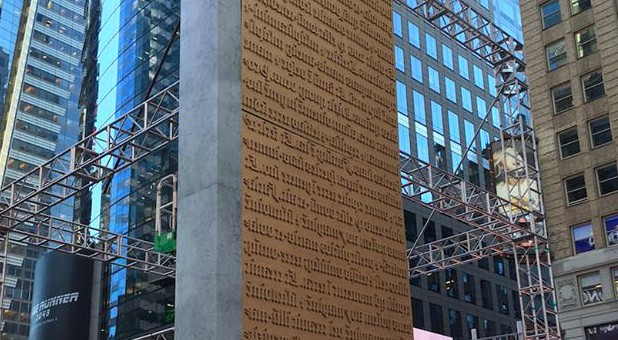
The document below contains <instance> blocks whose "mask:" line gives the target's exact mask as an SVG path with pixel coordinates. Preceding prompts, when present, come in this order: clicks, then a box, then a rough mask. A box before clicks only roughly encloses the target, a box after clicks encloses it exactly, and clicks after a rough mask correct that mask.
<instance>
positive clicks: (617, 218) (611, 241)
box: [603, 215, 618, 246]
mask: <svg viewBox="0 0 618 340" xmlns="http://www.w3.org/2000/svg"><path fill="white" fill-rule="evenodd" d="M603 224H605V238H607V245H608V246H613V245H616V244H618V215H612V216H609V217H606V218H605V219H604V220H603Z"/></svg>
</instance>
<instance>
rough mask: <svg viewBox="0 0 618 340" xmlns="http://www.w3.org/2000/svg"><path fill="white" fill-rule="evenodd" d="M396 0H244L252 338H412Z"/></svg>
mask: <svg viewBox="0 0 618 340" xmlns="http://www.w3.org/2000/svg"><path fill="white" fill-rule="evenodd" d="M391 16H392V7H391V1H390V0H243V5H242V21H243V27H242V67H243V68H242V86H243V87H242V101H243V112H242V115H243V117H242V118H243V128H242V136H241V137H242V159H243V161H242V167H243V169H242V177H243V178H242V181H243V183H242V197H241V200H242V220H243V226H242V242H243V249H242V251H243V267H242V270H243V338H244V339H256V340H257V339H278V340H291V339H350V340H361V339H362V340H369V339H376V340H377V339H384V340H386V339H406V340H408V339H411V338H412V322H411V320H412V317H411V306H410V289H409V283H408V273H407V261H406V256H405V235H404V227H403V221H402V211H401V196H400V189H399V187H400V182H399V171H398V146H397V141H398V139H397V116H396V110H395V94H394V68H393V43H392V33H391V32H392V19H391Z"/></svg>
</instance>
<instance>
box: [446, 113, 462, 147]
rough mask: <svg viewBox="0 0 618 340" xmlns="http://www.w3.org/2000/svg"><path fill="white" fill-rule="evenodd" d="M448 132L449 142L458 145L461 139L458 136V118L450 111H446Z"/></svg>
mask: <svg viewBox="0 0 618 340" xmlns="http://www.w3.org/2000/svg"><path fill="white" fill-rule="evenodd" d="M448 132H449V136H450V137H451V140H452V141H454V142H456V143H459V141H460V139H461V137H460V136H459V116H457V115H456V114H455V113H454V112H452V111H450V110H449V111H448Z"/></svg>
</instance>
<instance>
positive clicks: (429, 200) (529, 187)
mask: <svg viewBox="0 0 618 340" xmlns="http://www.w3.org/2000/svg"><path fill="white" fill-rule="evenodd" d="M397 1H399V0H397ZM408 3H409V2H408ZM415 3H416V6H414V7H409V6H407V4H403V3H402V4H401V5H402V7H404V8H405V7H407V8H409V10H410V11H411V12H412V13H413V14H415V15H417V16H419V17H420V18H422V19H423V20H425V21H426V22H427V23H429V24H431V25H432V26H434V27H436V28H437V29H439V30H440V31H441V32H442V33H443V34H444V35H446V36H448V37H449V38H451V39H453V40H454V41H457V42H458V43H459V44H461V45H462V46H463V47H465V48H466V49H468V50H469V51H471V52H472V53H474V54H475V55H476V56H478V57H479V58H480V59H481V60H484V61H485V62H487V63H488V64H489V65H490V66H491V67H492V68H493V69H494V72H495V78H496V85H497V86H496V87H497V88H498V89H499V90H498V93H497V98H496V103H497V105H496V106H497V108H498V110H499V111H500V130H501V134H500V141H499V143H495V145H494V146H493V149H494V152H495V153H494V156H493V158H494V161H495V162H496V163H500V164H501V165H502V166H503V169H502V170H503V171H501V172H500V173H498V174H496V182H499V183H501V184H500V185H501V186H500V190H498V191H497V192H498V194H495V193H492V192H489V191H487V190H485V189H483V188H479V187H477V186H475V185H473V184H470V183H467V182H465V181H464V180H463V179H462V178H459V177H458V176H456V175H453V174H451V173H448V172H447V171H444V170H442V169H439V168H437V167H436V166H433V165H431V164H427V163H425V162H423V161H421V160H419V159H417V158H416V157H413V156H410V155H402V157H401V160H402V161H401V172H402V194H403V195H404V197H405V198H408V199H411V200H413V201H415V202H417V203H419V204H421V205H423V206H425V207H428V208H430V209H432V210H433V211H438V212H440V213H442V214H444V215H446V216H450V217H452V218H453V219H455V220H458V221H461V222H463V223H465V224H466V225H468V226H470V227H471V228H470V230H468V231H466V232H464V233H461V234H459V235H454V236H451V237H447V238H444V239H441V240H437V241H434V242H430V243H426V244H421V245H418V246H416V247H414V248H413V249H410V250H409V251H408V257H409V260H410V275H411V277H415V276H418V275H423V274H426V273H429V272H432V271H436V270H440V269H444V268H448V267H452V266H454V265H457V264H461V263H466V262H470V261H475V260H478V259H481V258H483V257H487V256H492V255H498V256H503V257H511V258H513V259H514V260H515V264H516V271H517V283H518V287H519V300H520V308H521V315H522V319H523V320H522V321H523V323H522V326H523V335H524V336H525V337H526V339H560V338H561V335H560V328H559V325H558V320H557V306H556V296H555V291H554V284H553V278H552V273H551V256H550V252H549V246H548V240H547V231H546V228H545V222H544V218H543V216H544V210H543V205H542V201H541V193H540V189H539V188H540V185H539V183H540V176H539V171H538V169H539V167H538V160H537V158H536V143H537V141H536V138H535V135H534V130H533V128H532V121H531V118H530V116H529V115H530V108H529V99H528V87H527V84H526V77H525V74H524V71H525V69H526V67H525V66H526V65H525V61H524V50H523V44H521V43H520V42H518V41H517V40H516V39H514V38H513V37H511V36H510V35H509V34H507V33H506V32H504V31H503V30H502V29H500V28H499V27H497V26H496V25H494V24H493V23H492V21H491V20H490V19H488V18H486V17H485V16H484V15H482V14H481V13H479V12H478V11H476V10H475V9H474V8H472V7H471V6H470V5H468V4H467V3H466V2H464V1H461V0H428V1H421V0H418V1H416V2H415ZM490 110H491V109H490ZM468 147H470V146H468ZM467 151H468V150H466V152H467ZM496 151H499V153H496ZM464 159H465V154H464ZM494 165H497V164H494ZM495 169H496V167H494V170H495Z"/></svg>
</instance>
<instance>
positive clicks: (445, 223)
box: [393, 0, 522, 340]
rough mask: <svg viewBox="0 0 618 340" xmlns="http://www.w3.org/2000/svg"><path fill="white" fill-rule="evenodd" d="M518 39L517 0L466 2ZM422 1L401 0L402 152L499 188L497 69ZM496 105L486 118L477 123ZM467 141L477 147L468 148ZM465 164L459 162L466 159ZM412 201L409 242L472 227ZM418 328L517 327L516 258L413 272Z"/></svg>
mask: <svg viewBox="0 0 618 340" xmlns="http://www.w3.org/2000/svg"><path fill="white" fill-rule="evenodd" d="M467 3H468V4H470V5H471V6H472V7H473V8H474V9H475V10H477V11H478V12H480V13H482V14H483V15H484V16H485V17H487V18H489V19H491V20H492V21H493V22H494V23H495V24H496V25H498V26H500V27H501V28H502V29H504V30H505V31H507V32H508V33H509V34H511V35H513V36H514V37H516V38H520V37H521V35H522V30H521V23H520V21H521V20H520V16H519V10H518V6H519V4H518V1H517V0H508V1H497V0H480V1H478V0H477V1H473V0H469V1H467ZM415 6H417V2H416V1H415V0H396V1H394V12H393V28H394V35H395V46H394V53H395V68H396V70H397V71H396V72H397V75H396V84H395V86H396V94H397V111H398V117H399V118H398V120H399V147H400V149H401V150H402V151H404V152H406V153H408V154H412V155H415V156H416V157H418V158H419V159H421V160H423V161H425V162H427V163H431V164H432V165H434V166H436V167H439V168H442V169H445V170H447V171H449V172H457V173H458V174H459V175H460V176H461V177H464V178H465V179H466V180H467V181H468V182H470V183H473V184H476V185H478V186H481V187H485V188H487V189H491V177H490V171H489V169H490V167H489V152H488V151H489V150H488V147H489V144H490V142H491V141H493V140H496V139H497V138H498V136H499V128H500V117H499V110H498V109H497V107H495V106H493V105H494V104H493V100H494V98H495V96H496V92H497V90H496V81H495V79H494V74H493V70H492V69H491V68H490V67H489V66H488V65H487V64H486V63H485V62H484V61H482V60H481V59H479V58H478V57H476V56H474V55H473V53H472V52H470V51H468V50H467V49H466V48H464V47H462V46H461V45H460V44H459V43H458V42H457V41H456V40H454V39H452V38H449V37H447V36H445V35H443V34H442V33H441V32H440V31H439V30H438V29H436V28H434V27H433V26H431V25H429V24H427V23H426V22H425V21H424V20H423V19H421V18H419V17H417V16H416V15H414V14H413V13H412V8H414V7H415ZM487 113H488V118H487V122H486V123H485V124H483V125H482V127H481V129H480V131H479V133H478V135H477V136H475V132H476V130H477V129H478V127H479V125H481V122H482V121H483V119H484V118H485V115H486V114H487ZM468 145H471V148H470V151H469V152H468V153H467V154H466V155H465V156H464V153H465V150H466V148H467V146H468ZM460 162H461V163H462V166H461V167H459V169H456V168H458V164H459V163H460ZM429 214H430V211H429V210H428V209H425V208H423V207H421V206H420V205H418V204H415V203H413V202H411V201H407V200H404V219H405V226H406V237H407V239H408V246H409V247H411V246H412V244H413V243H414V240H415V239H416V238H417V236H418V234H419V233H420V231H421V229H422V228H423V226H424V225H425V224H426V223H427V229H426V230H425V232H424V233H423V235H421V236H420V242H419V244H423V243H427V242H431V241H434V240H437V239H440V238H444V237H448V236H452V235H455V234H457V233H460V232H463V231H464V230H465V229H464V228H465V226H463V225H462V224H461V223H460V222H457V221H455V220H454V219H451V218H449V217H447V216H443V215H441V214H434V216H433V217H432V219H431V220H430V221H429V222H428V221H427V220H428V217H429ZM410 283H411V291H412V300H413V301H412V306H413V313H414V316H413V319H414V327H416V328H421V329H425V330H429V331H432V332H435V333H441V334H445V335H448V336H451V337H453V339H455V340H457V339H470V331H471V330H472V329H476V330H477V332H478V335H479V337H485V336H492V335H497V334H505V333H510V332H514V331H515V321H516V319H517V318H519V317H520V316H519V314H520V310H519V298H518V293H517V282H516V272H515V264H514V262H513V260H512V259H508V258H500V257H494V258H491V259H489V258H487V259H483V260H481V261H478V263H476V264H465V265H461V266H458V267H456V268H453V269H447V270H445V271H440V272H436V273H433V274H432V275H428V276H426V277H422V278H416V279H413V280H411V282H410Z"/></svg>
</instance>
